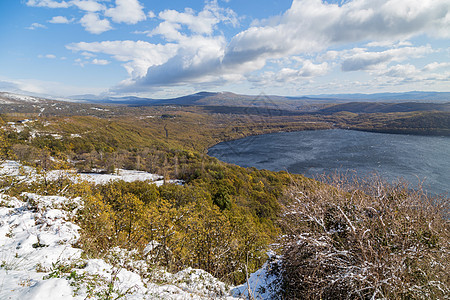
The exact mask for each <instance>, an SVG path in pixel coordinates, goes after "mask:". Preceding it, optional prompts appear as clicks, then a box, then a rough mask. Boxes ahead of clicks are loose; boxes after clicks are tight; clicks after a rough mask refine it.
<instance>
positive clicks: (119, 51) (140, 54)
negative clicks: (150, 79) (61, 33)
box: [66, 41, 178, 78]
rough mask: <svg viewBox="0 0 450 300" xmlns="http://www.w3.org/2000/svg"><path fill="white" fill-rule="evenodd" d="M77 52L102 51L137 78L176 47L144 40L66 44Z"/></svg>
mask: <svg viewBox="0 0 450 300" xmlns="http://www.w3.org/2000/svg"><path fill="white" fill-rule="evenodd" d="M66 48H67V49H69V50H72V51H75V52H78V51H81V52H83V53H84V52H89V53H104V54H107V55H111V56H112V57H113V58H114V59H116V60H118V61H121V62H124V65H123V66H124V67H125V69H126V70H127V71H128V73H129V74H130V76H131V78H139V77H142V76H144V75H145V74H146V73H147V69H148V68H150V67H152V66H156V65H161V64H164V63H166V62H167V61H168V60H169V58H171V57H173V56H174V55H175V54H176V52H177V49H178V46H177V45H175V44H166V45H155V44H151V43H148V42H144V41H104V42H94V43H85V42H81V43H75V44H70V45H68V46H66Z"/></svg>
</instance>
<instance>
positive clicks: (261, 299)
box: [231, 252, 279, 300]
mask: <svg viewBox="0 0 450 300" xmlns="http://www.w3.org/2000/svg"><path fill="white" fill-rule="evenodd" d="M268 255H269V261H271V262H270V263H267V262H266V263H265V264H264V265H263V266H262V267H261V269H259V270H257V271H256V272H255V273H252V274H251V275H250V276H249V278H248V284H247V283H244V284H241V285H239V286H237V287H235V288H233V289H232V290H231V295H233V296H234V297H241V298H245V299H248V290H249V287H250V294H251V295H252V297H253V299H258V300H266V299H267V300H269V299H272V298H273V295H276V293H277V290H276V287H277V285H276V280H277V277H276V276H275V275H273V274H271V272H270V271H271V268H272V267H273V266H274V265H275V264H278V262H279V257H276V255H275V253H273V252H269V253H268Z"/></svg>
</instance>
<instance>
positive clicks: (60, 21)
mask: <svg viewBox="0 0 450 300" xmlns="http://www.w3.org/2000/svg"><path fill="white" fill-rule="evenodd" d="M72 21H73V20H69V19H67V18H66V17H63V16H56V17H53V18H52V19H51V20H49V21H48V22H49V23H53V24H69V23H71V22H72Z"/></svg>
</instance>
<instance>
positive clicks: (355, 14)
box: [0, 0, 450, 98]
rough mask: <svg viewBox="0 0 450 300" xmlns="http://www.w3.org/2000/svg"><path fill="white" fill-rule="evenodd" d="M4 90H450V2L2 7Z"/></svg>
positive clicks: (210, 1) (25, 3)
mask: <svg viewBox="0 0 450 300" xmlns="http://www.w3.org/2000/svg"><path fill="white" fill-rule="evenodd" d="M0 91H10V92H21V93H28V94H38V95H51V96H55V97H67V96H71V95H82V94H94V95H101V96H125V95H134V96H142V97H153V98H170V97H175V96H180V95H186V94H191V93H196V92H199V91H212V92H221V91H229V92H234V93H241V94H253V95H256V94H261V93H265V94H277V95H285V96H301V95H317V94H334V93H377V92H406V91H438V92H450V0H323V1H322V0H272V1H270V0H258V1H253V0H246V1H242V0H206V1H197V0H191V1H180V0H168V1H161V0H158V1H156V0H64V1H63V0H0Z"/></svg>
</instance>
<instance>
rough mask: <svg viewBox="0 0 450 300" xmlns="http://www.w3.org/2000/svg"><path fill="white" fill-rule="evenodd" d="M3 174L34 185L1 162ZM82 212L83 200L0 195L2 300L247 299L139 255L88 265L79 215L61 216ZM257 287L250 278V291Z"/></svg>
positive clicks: (121, 253) (197, 273)
mask: <svg viewBox="0 0 450 300" xmlns="http://www.w3.org/2000/svg"><path fill="white" fill-rule="evenodd" d="M24 169H25V171H26V172H25V171H24ZM0 171H1V172H2V173H7V175H9V176H13V175H12V174H15V175H14V176H17V177H19V178H21V180H26V181H32V180H34V178H33V176H35V174H36V172H35V171H34V170H32V168H29V167H22V166H21V165H20V164H19V163H17V162H14V161H8V162H4V163H3V164H2V168H0ZM136 172H137V171H136ZM136 172H130V173H127V172H125V173H124V174H122V176H124V177H125V178H126V176H127V175H129V176H131V177H129V178H128V179H129V180H131V178H132V177H133V176H134V175H136V174H139V175H140V178H142V175H143V174H142V172H138V173H136ZM133 174H134V175H133ZM132 175H133V176H132ZM30 176H31V177H30ZM81 205H82V199H81V198H73V199H70V198H67V197H63V196H58V195H45V196H44V195H39V194H36V193H30V192H27V193H25V192H24V193H22V194H21V195H20V196H18V197H12V196H8V195H6V194H4V193H0V299H36V300H38V299H47V300H53V299H76V300H81V299H87V298H93V299H96V298H102V297H103V298H107V297H106V295H108V297H109V296H111V297H109V298H111V299H115V298H116V297H118V296H119V295H121V294H124V297H123V298H121V299H130V300H134V299H136V300H137V299H236V298H237V297H240V296H238V295H237V294H236V293H235V292H234V291H236V290H239V291H241V294H242V295H244V294H245V291H244V289H241V288H240V287H236V288H235V289H234V290H233V294H236V295H235V296H231V294H230V288H231V287H229V286H227V285H226V284H225V283H223V282H220V281H219V280H218V279H216V278H214V277H213V276H212V275H211V274H209V273H207V272H205V271H203V270H198V269H191V268H188V269H185V270H182V271H180V272H178V273H176V274H171V273H168V272H166V271H164V270H162V269H158V268H156V267H155V266H152V265H149V264H148V263H147V262H146V261H145V260H134V259H133V257H134V254H136V253H137V251H136V250H131V251H129V250H125V249H120V248H114V249H112V250H111V252H110V256H109V257H110V258H112V259H109V260H108V261H114V262H115V263H114V265H113V264H111V263H108V262H107V261H105V260H101V259H88V258H85V257H84V255H83V251H82V250H81V249H78V248H75V247H74V244H75V243H76V242H77V240H78V239H79V238H80V227H79V226H77V225H76V224H74V223H73V222H72V221H71V220H72V219H73V217H74V216H75V214H76V210H77V209H73V210H67V209H65V208H67V207H72V208H73V207H77V206H78V207H79V206H81ZM150 244H151V246H154V244H155V243H150ZM149 247H150V246H149ZM106 258H107V259H108V256H106ZM261 272H263V271H261ZM140 274H145V276H141V275H140ZM261 274H264V273H261ZM255 280H256V279H254V276H253V275H252V277H251V284H253V282H256V281H255ZM109 298H108V299H109ZM257 299H263V298H257Z"/></svg>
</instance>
